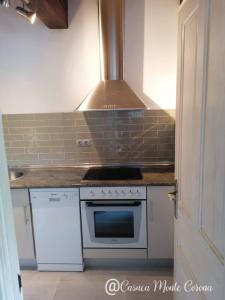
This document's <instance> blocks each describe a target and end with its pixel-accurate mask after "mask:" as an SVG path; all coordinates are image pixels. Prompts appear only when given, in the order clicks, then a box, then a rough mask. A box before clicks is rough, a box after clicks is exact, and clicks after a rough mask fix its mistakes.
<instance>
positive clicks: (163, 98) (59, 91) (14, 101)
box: [0, 0, 178, 113]
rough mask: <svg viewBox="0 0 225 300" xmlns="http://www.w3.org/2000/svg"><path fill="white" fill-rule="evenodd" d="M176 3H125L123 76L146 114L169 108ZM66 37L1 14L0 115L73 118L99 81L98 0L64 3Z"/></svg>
mask: <svg viewBox="0 0 225 300" xmlns="http://www.w3.org/2000/svg"><path fill="white" fill-rule="evenodd" d="M177 8H178V1H177V0H126V17H125V24H126V27H125V51H124V64H125V65H124V77H125V79H126V80H127V81H128V83H129V84H130V86H131V87H133V89H134V90H135V92H136V93H137V94H138V95H139V96H140V97H141V98H142V99H143V100H144V101H145V102H146V103H147V104H148V105H149V106H150V108H152V109H157V108H175V89H176V82H175V77H176V13H177ZM69 13H70V20H71V24H70V27H69V29H68V30H50V29H48V28H47V27H45V26H44V25H43V24H42V23H41V22H37V23H35V24H34V25H33V26H31V25H29V24H28V23H27V21H26V20H24V19H22V18H21V17H20V16H18V15H16V13H15V11H14V10H13V9H5V8H3V7H0V41H1V47H0V111H1V112H3V113H32V112H60V111H63V112H66V111H73V110H74V109H75V108H76V106H78V105H79V103H80V102H81V101H82V99H83V98H84V97H85V96H86V95H87V94H88V92H89V91H90V90H91V89H92V88H93V87H94V86H95V84H96V83H97V82H98V80H99V78H100V75H99V73H100V67H99V47H98V18H97V0H69Z"/></svg>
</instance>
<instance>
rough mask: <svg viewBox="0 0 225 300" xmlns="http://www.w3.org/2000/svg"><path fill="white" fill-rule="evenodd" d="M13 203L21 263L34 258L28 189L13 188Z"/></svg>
mask: <svg viewBox="0 0 225 300" xmlns="http://www.w3.org/2000/svg"><path fill="white" fill-rule="evenodd" d="M11 195H12V204H13V213H14V223H15V230H16V239H17V247H18V253H19V259H20V263H21V264H22V265H23V261H25V260H34V259H35V255H34V243H33V234H32V223H31V211H30V202H29V192H28V190H27V189H12V190H11Z"/></svg>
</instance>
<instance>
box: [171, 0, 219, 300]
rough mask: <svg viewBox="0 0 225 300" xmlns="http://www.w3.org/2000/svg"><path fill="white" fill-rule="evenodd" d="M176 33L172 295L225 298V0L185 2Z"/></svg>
mask: <svg viewBox="0 0 225 300" xmlns="http://www.w3.org/2000/svg"><path fill="white" fill-rule="evenodd" d="M178 35H179V38H178V41H179V42H178V84H177V129H176V178H177V182H178V194H177V200H178V219H177V220H176V221H175V282H178V284H179V285H181V287H182V291H181V292H175V299H182V300H184V299H193V300H194V299H215V300H224V299H225V292H224V286H225V268H224V255H225V38H224V37H225V1H224V0H211V1H210V0H186V1H184V3H183V4H182V6H181V8H180V11H179V32H178ZM197 287H199V288H200V289H201V291H196V289H197ZM191 288H193V289H194V290H195V291H193V292H192V291H190V290H191ZM211 289H212V291H211Z"/></svg>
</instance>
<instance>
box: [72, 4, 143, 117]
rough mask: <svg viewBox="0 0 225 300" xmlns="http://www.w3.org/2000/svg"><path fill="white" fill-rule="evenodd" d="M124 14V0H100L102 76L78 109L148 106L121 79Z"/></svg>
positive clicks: (129, 108)
mask: <svg viewBox="0 0 225 300" xmlns="http://www.w3.org/2000/svg"><path fill="white" fill-rule="evenodd" d="M123 15H124V0H99V35H100V36H99V38H100V58H101V79H102V80H101V81H100V82H99V84H98V85H97V86H96V87H95V88H94V90H93V91H92V92H91V93H90V94H89V95H88V96H87V97H86V98H85V99H84V100H83V102H82V103H81V105H80V106H79V107H78V108H77V110H78V111H96V110H97V111H98V110H144V109H147V107H146V106H145V104H144V103H143V102H142V101H141V100H140V99H139V98H138V97H137V95H136V94H135V93H134V92H133V91H132V89H131V88H130V87H129V86H128V84H127V83H126V82H125V81H124V80H123V26H124V22H123Z"/></svg>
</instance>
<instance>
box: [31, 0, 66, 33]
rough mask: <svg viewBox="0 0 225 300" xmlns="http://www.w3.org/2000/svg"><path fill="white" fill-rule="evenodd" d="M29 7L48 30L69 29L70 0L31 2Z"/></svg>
mask: <svg viewBox="0 0 225 300" xmlns="http://www.w3.org/2000/svg"><path fill="white" fill-rule="evenodd" d="M29 7H30V8H31V9H32V10H34V11H36V14H37V17H38V18H39V19H40V20H41V21H42V22H43V23H44V24H45V25H46V26H47V27H48V28H50V29H66V28H68V0H31V3H30V5H29Z"/></svg>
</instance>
